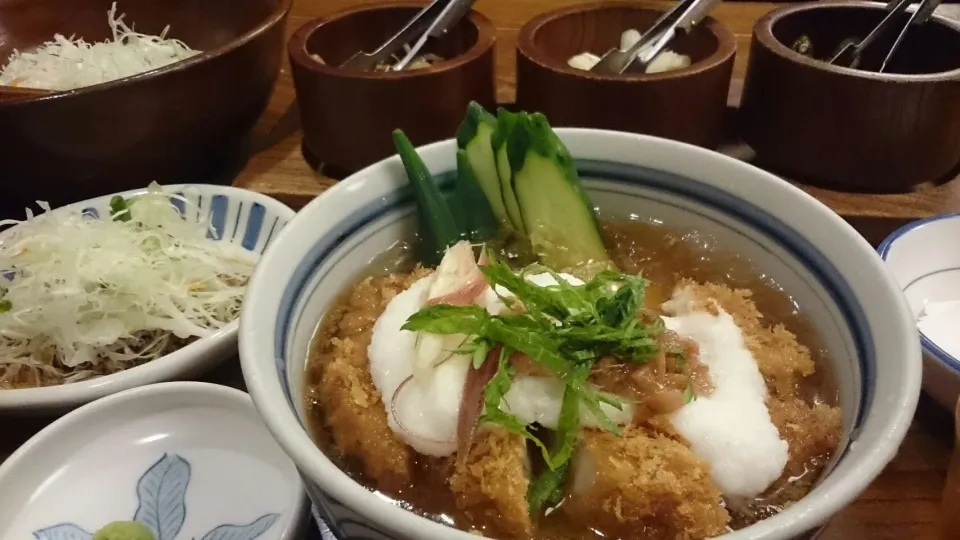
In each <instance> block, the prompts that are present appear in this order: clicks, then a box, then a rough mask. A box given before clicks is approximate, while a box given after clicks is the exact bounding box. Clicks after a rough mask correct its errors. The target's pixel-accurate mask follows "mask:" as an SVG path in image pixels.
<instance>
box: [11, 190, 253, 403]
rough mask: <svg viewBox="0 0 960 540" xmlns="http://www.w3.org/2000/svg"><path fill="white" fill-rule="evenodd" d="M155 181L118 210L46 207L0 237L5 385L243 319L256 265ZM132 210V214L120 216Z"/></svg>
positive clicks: (104, 363)
mask: <svg viewBox="0 0 960 540" xmlns="http://www.w3.org/2000/svg"><path fill="white" fill-rule="evenodd" d="M175 199H179V200H180V201H182V203H183V205H184V206H185V207H186V215H193V214H191V203H190V202H189V201H188V200H186V199H185V198H183V197H179V196H177V195H174V194H170V193H165V192H164V191H163V189H162V188H161V187H160V186H159V185H157V184H151V185H150V187H149V189H148V193H146V194H144V195H143V196H140V197H137V198H135V199H134V200H132V201H126V202H125V204H123V205H122V207H121V208H122V209H121V210H119V211H118V212H116V213H115V214H114V215H112V216H101V218H102V219H96V218H93V217H90V216H84V215H82V213H81V211H80V210H79V209H78V210H76V211H72V212H65V211H57V212H51V211H50V206H49V205H48V204H46V203H38V204H39V205H40V207H41V208H42V209H43V210H44V212H43V213H41V214H39V215H33V212H32V211H31V210H29V209H28V210H27V219H26V220H25V221H22V222H20V221H16V220H4V221H0V227H2V226H6V225H17V227H16V228H14V229H11V230H9V231H8V232H7V233H6V236H5V237H3V238H2V239H0V269H3V272H4V273H5V277H6V279H4V278H3V277H0V388H4V387H7V388H10V387H20V386H40V385H51V384H61V383H64V382H74V381H77V380H83V379H87V378H90V377H95V376H98V375H103V374H108V373H113V372H116V371H119V370H122V369H126V368H128V367H132V366H134V365H137V364H140V363H143V362H145V361H149V360H153V359H155V358H157V357H159V356H162V355H164V354H167V353H169V352H172V351H173V350H176V349H178V348H180V347H182V346H183V345H185V344H186V343H187V342H188V341H189V340H191V339H195V338H200V337H204V336H209V335H211V334H212V333H214V332H216V331H217V330H218V329H220V328H222V327H223V326H224V325H226V324H227V323H229V322H230V321H233V320H235V319H236V318H237V316H238V315H239V312H240V306H241V302H242V299H243V294H244V289H245V287H246V282H247V280H248V279H249V277H250V274H251V273H252V271H253V266H254V264H255V262H254V260H253V258H252V256H251V255H250V254H249V253H248V252H246V251H244V250H242V249H241V248H239V247H235V246H232V245H230V244H228V243H224V242H217V241H215V240H213V239H210V238H208V232H211V231H212V229H211V227H210V225H209V223H208V222H206V221H201V222H193V221H191V220H185V219H183V218H182V217H181V215H180V213H179V211H178V209H177V207H176V206H174V204H173V201H174V200H175ZM125 216H129V217H130V219H129V220H123V219H122V218H123V217H125Z"/></svg>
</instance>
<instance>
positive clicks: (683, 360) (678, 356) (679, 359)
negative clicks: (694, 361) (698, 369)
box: [667, 347, 687, 371]
mask: <svg viewBox="0 0 960 540" xmlns="http://www.w3.org/2000/svg"><path fill="white" fill-rule="evenodd" d="M667 354H669V355H672V356H673V357H674V364H676V366H677V369H678V370H680V371H683V368H685V367H687V351H685V350H683V349H681V348H680V347H674V348H673V349H670V350H669V351H667Z"/></svg>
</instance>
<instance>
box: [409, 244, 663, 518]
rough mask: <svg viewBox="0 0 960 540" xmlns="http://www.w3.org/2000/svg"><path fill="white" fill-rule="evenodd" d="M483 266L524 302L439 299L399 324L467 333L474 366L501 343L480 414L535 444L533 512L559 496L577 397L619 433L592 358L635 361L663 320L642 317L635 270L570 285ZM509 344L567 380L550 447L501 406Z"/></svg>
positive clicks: (646, 354) (653, 343)
mask: <svg viewBox="0 0 960 540" xmlns="http://www.w3.org/2000/svg"><path fill="white" fill-rule="evenodd" d="M481 271H482V272H483V274H484V277H485V278H486V280H487V282H488V284H489V285H490V286H491V287H494V290H496V287H497V286H500V287H502V288H504V289H507V290H508V291H510V292H511V293H513V294H514V295H515V297H513V298H510V297H504V298H503V299H504V301H506V302H507V303H508V306H511V307H518V306H520V305H522V308H523V309H522V310H519V311H518V312H516V313H513V314H504V315H492V314H490V313H489V312H488V311H487V310H486V309H484V308H483V307H481V306H450V305H443V304H441V305H436V306H429V307H425V308H423V309H421V310H420V311H418V312H417V313H415V314H414V315H412V316H411V317H410V318H409V319H407V322H406V323H405V324H404V326H403V329H404V330H409V331H414V332H428V333H433V334H446V335H449V334H467V335H470V336H472V338H471V339H470V341H469V342H468V343H467V344H466V345H464V347H463V348H462V349H461V352H464V353H470V354H473V355H474V364H475V366H476V365H477V363H478V362H480V363H482V361H483V358H485V355H486V353H487V352H488V351H489V350H490V349H491V348H492V347H494V346H495V344H501V345H503V349H502V351H501V354H500V356H499V366H498V369H497V373H496V375H495V376H494V378H493V379H492V380H491V381H490V383H489V384H488V385H487V387H486V388H485V390H484V403H485V411H484V414H483V415H481V417H480V419H479V420H478V422H479V423H481V424H482V423H485V422H492V423H495V424H499V425H501V426H503V427H504V428H506V429H507V430H509V431H511V432H514V433H517V434H519V435H521V436H523V437H524V438H526V439H527V440H530V441H532V442H533V443H534V444H535V445H536V446H537V447H538V448H540V450H541V452H542V454H543V458H544V462H545V463H546V464H547V467H548V470H547V471H545V472H544V473H543V474H542V475H541V476H540V477H538V478H537V479H536V480H535V481H534V484H533V486H532V488H531V490H530V492H529V494H528V496H529V503H530V508H531V511H532V512H536V511H539V509H540V508H541V507H542V506H543V505H544V504H549V503H551V501H554V500H556V498H557V497H558V496H559V495H558V494H557V490H558V489H559V487H558V486H562V483H563V482H562V480H563V477H564V476H565V474H566V468H567V464H568V463H569V461H570V458H571V456H572V454H573V449H574V446H575V443H576V438H577V434H578V433H579V430H580V404H581V403H582V404H583V405H584V407H585V408H586V409H587V410H588V411H590V413H591V414H592V415H593V416H594V417H595V418H596V419H597V421H598V422H599V423H600V425H601V427H602V428H603V429H605V430H608V431H611V432H613V433H617V434H620V433H621V430H620V428H619V426H617V425H616V424H614V423H613V422H612V421H611V420H610V418H609V417H608V416H607V415H606V414H605V413H604V412H603V409H602V408H601V406H600V405H601V404H602V403H605V404H608V405H611V406H613V407H616V408H622V406H623V404H622V402H621V401H620V399H619V398H617V397H616V396H611V395H608V394H605V393H603V392H600V391H598V390H596V389H594V388H591V387H590V386H589V385H588V384H587V379H588V377H589V375H590V371H591V369H592V368H593V366H594V364H595V363H596V362H597V361H598V360H599V359H600V358H602V357H604V356H614V357H616V358H618V359H620V360H621V361H624V362H631V363H637V364H643V363H645V362H647V361H648V360H649V359H650V358H651V357H652V356H653V355H654V354H656V352H657V340H658V337H659V336H660V334H662V332H663V331H664V327H663V322H662V320H660V319H659V318H655V319H654V320H651V321H649V322H645V321H643V320H642V319H641V317H640V313H641V309H642V306H643V297H644V292H645V289H646V285H647V281H646V280H645V279H643V278H641V277H638V276H630V275H625V274H620V273H618V272H615V271H604V272H600V273H599V274H597V275H596V276H595V277H594V278H592V279H591V280H590V281H588V282H586V283H584V284H582V285H572V284H570V283H568V282H567V281H566V280H564V279H563V278H562V277H561V276H559V275H556V274H554V273H552V272H551V274H552V275H553V276H554V278H555V280H556V282H557V285H554V286H548V287H540V286H537V285H534V284H533V283H530V282H529V281H528V280H526V279H525V278H524V276H525V275H527V274H530V273H540V272H549V270H546V269H544V268H542V267H539V266H532V267H528V268H527V269H525V270H524V271H522V272H520V273H519V274H517V273H515V272H514V271H513V270H511V269H510V268H509V267H508V266H507V265H506V264H504V263H503V262H501V261H499V260H497V259H495V258H491V260H490V263H489V264H488V265H486V266H483V267H481ZM514 352H518V353H522V354H525V355H527V356H529V357H530V358H531V359H533V360H534V361H536V362H537V363H539V364H540V365H542V366H544V367H546V368H547V369H549V370H550V371H551V372H553V373H554V374H556V376H557V377H559V378H560V379H561V380H562V381H563V382H564V384H565V390H564V395H563V400H562V404H561V409H560V417H559V421H558V425H557V429H556V431H555V433H554V444H553V445H552V448H548V446H547V444H546V443H545V442H544V441H542V440H540V439H539V438H538V437H536V436H535V435H534V434H533V433H531V431H530V430H529V429H528V427H527V426H526V425H525V424H524V423H523V422H522V421H520V420H519V419H517V418H516V417H515V416H513V415H512V414H510V413H509V412H506V411H504V410H502V409H501V408H500V404H501V401H502V399H503V397H504V395H506V393H507V392H508V391H509V390H510V383H511V377H512V376H513V373H514V372H513V368H512V366H511V365H510V362H509V359H510V355H511V354H513V353H514ZM551 486H552V488H551Z"/></svg>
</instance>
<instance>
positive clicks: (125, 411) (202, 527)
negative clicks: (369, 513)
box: [0, 382, 308, 540]
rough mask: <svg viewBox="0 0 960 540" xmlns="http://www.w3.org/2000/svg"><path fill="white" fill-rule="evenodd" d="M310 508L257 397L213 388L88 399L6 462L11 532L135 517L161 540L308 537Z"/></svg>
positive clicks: (80, 527)
mask: <svg viewBox="0 0 960 540" xmlns="http://www.w3.org/2000/svg"><path fill="white" fill-rule="evenodd" d="M307 515H308V505H307V500H306V497H305V495H304V492H303V483H302V481H301V479H300V475H299V473H298V472H297V469H296V467H295V466H294V465H293V463H291V462H290V459H289V458H288V457H287V456H286V455H285V454H284V452H283V450H281V448H280V447H279V446H278V445H277V443H276V442H275V441H274V440H273V439H272V438H271V437H270V433H269V432H268V431H267V430H266V428H265V427H264V426H263V422H262V421H261V420H260V418H259V417H258V416H257V411H256V409H255V408H254V407H253V403H251V401H250V397H249V396H248V395H247V394H245V393H243V392H241V391H239V390H236V389H233V388H228V387H226V386H220V385H215V384H209V383H198V382H171V383H160V384H155V385H150V386H144V387H141V388H134V389H132V390H127V391H125V392H120V393H118V394H115V395H112V396H109V397H106V398H104V399H101V400H98V401H96V402H94V403H90V404H88V405H85V406H83V407H81V408H79V409H77V410H75V411H73V412H71V413H69V414H67V415H66V416H64V417H62V418H60V419H59V420H57V421H55V422H53V423H52V424H50V425H49V426H47V427H46V428H44V429H43V430H41V431H40V433H38V434H37V435H35V436H34V437H33V438H31V439H30V440H29V441H27V442H26V443H25V444H24V445H23V446H22V447H20V449H18V450H17V451H16V452H15V453H14V454H13V455H12V456H10V457H9V458H8V459H7V460H6V461H5V462H4V463H3V465H0V538H4V539H11V540H12V539H24V540H26V539H27V538H32V539H36V540H90V538H91V536H90V535H91V534H92V533H93V532H94V531H96V530H97V529H99V528H100V527H103V526H104V525H106V524H108V523H110V522H113V521H132V520H134V519H136V520H137V521H140V522H141V523H143V524H145V525H147V526H148V528H150V529H151V530H152V531H153V532H154V536H155V537H156V538H157V540H191V539H193V540H226V539H229V540H300V538H301V536H300V535H301V534H302V533H303V532H304V530H305V522H306V520H305V519H304V518H306V517H307ZM215 530H218V531H219V532H217V533H213V531H215Z"/></svg>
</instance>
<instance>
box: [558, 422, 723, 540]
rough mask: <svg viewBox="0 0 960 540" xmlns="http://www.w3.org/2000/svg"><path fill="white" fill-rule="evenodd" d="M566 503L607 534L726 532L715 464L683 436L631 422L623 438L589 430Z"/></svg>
mask: <svg viewBox="0 0 960 540" xmlns="http://www.w3.org/2000/svg"><path fill="white" fill-rule="evenodd" d="M568 487H569V494H568V497H567V499H566V501H565V502H564V504H563V506H562V507H561V508H562V509H563V511H564V512H566V513H567V514H568V515H569V516H570V517H572V518H573V519H574V520H578V521H580V522H582V523H590V524H591V526H594V527H596V528H597V529H599V530H600V531H603V533H604V534H607V535H612V536H614V537H619V538H624V539H628V538H636V539H645V540H648V539H649V540H661V539H662V540H687V539H691V540H692V539H700V538H708V537H712V536H717V535H719V534H722V533H723V532H724V531H726V528H727V521H728V518H729V516H728V514H727V511H726V510H725V509H724V508H723V506H722V505H721V499H720V490H718V489H717V487H716V486H715V485H714V484H713V482H712V481H711V480H710V467H709V465H708V464H707V463H706V462H705V461H704V460H702V459H700V458H699V457H698V456H697V455H696V454H694V453H693V452H692V451H691V450H690V449H689V448H687V447H686V446H684V445H683V444H681V443H680V442H678V441H676V440H673V439H671V438H668V437H665V436H663V435H660V434H656V433H653V432H650V431H647V430H645V429H643V428H628V429H627V430H626V431H625V432H624V434H623V436H622V437H620V436H617V435H615V434H613V433H607V432H600V431H594V430H586V431H584V432H583V433H582V434H581V439H580V444H579V447H578V449H577V452H576V455H575V457H574V463H573V472H572V476H571V483H570V484H569V486H568Z"/></svg>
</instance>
